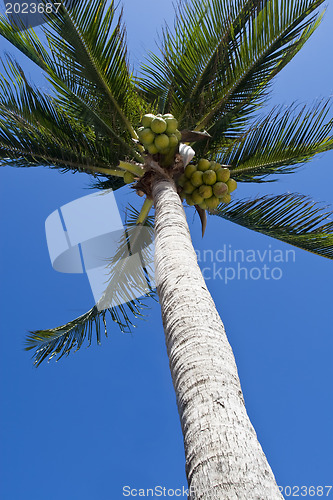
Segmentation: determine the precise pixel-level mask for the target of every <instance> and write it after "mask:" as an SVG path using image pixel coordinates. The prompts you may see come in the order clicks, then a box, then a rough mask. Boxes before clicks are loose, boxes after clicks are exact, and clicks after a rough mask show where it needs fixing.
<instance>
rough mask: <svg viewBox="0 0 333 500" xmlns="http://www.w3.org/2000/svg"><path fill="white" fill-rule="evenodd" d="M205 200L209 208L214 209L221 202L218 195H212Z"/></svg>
mask: <svg viewBox="0 0 333 500" xmlns="http://www.w3.org/2000/svg"><path fill="white" fill-rule="evenodd" d="M205 202H206V205H207V208H209V209H210V210H214V209H215V208H217V207H218V206H219V204H220V203H221V202H220V200H219V199H218V198H217V197H216V196H211V197H210V198H208V199H207V200H205Z"/></svg>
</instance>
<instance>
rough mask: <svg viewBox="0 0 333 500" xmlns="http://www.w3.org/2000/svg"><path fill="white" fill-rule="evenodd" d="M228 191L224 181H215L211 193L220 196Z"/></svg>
mask: <svg viewBox="0 0 333 500" xmlns="http://www.w3.org/2000/svg"><path fill="white" fill-rule="evenodd" d="M227 192H228V186H227V185H226V184H225V183H224V182H216V184H214V186H213V193H214V195H215V196H217V197H218V198H222V196H224V195H225V194H227Z"/></svg>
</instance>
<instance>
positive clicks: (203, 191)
mask: <svg viewBox="0 0 333 500" xmlns="http://www.w3.org/2000/svg"><path fill="white" fill-rule="evenodd" d="M198 189H199V193H200V195H201V196H202V197H203V198H204V199H206V198H210V197H211V196H212V195H213V189H212V188H211V186H206V185H205V184H202V186H200V187H199V188H198Z"/></svg>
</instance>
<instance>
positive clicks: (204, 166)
mask: <svg viewBox="0 0 333 500" xmlns="http://www.w3.org/2000/svg"><path fill="white" fill-rule="evenodd" d="M209 167H210V161H209V160H206V159H205V158H201V159H200V160H199V162H198V170H201V171H202V172H205V170H208V169H209Z"/></svg>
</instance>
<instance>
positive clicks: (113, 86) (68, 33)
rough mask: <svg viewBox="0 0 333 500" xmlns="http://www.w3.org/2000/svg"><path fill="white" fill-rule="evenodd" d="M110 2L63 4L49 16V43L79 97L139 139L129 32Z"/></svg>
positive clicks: (64, 76) (64, 78) (65, 77)
mask: <svg viewBox="0 0 333 500" xmlns="http://www.w3.org/2000/svg"><path fill="white" fill-rule="evenodd" d="M107 3H108V2H107V0H92V1H90V2H88V3H85V2H70V5H71V6H70V7H69V6H68V5H69V2H68V1H63V2H61V5H60V8H59V9H58V11H57V12H56V13H52V14H51V15H49V16H48V21H49V23H48V25H47V26H46V28H45V33H46V37H47V40H48V43H49V46H50V48H51V51H52V55H53V58H54V60H55V61H56V62H57V65H58V68H59V70H58V75H60V74H61V77H62V78H61V79H62V80H65V81H66V83H67V86H68V87H69V88H73V89H74V91H75V93H76V94H77V93H78V92H82V89H83V91H84V98H85V99H86V98H87V97H88V96H89V99H90V101H91V102H94V101H95V102H94V105H95V106H97V107H98V109H99V111H100V112H101V114H102V115H104V116H106V115H108V114H110V113H111V114H113V115H114V118H113V119H114V122H115V123H117V122H118V123H119V122H120V128H121V129H124V130H125V129H127V130H128V131H129V132H130V134H131V135H132V137H136V134H135V132H134V130H133V127H132V124H131V122H133V121H134V122H138V121H139V118H140V107H139V109H138V97H137V96H136V95H135V92H134V88H133V84H132V81H131V77H130V74H129V69H128V64H127V61H126V44H125V31H124V28H123V25H122V21H121V17H122V15H121V14H120V16H119V18H118V20H115V13H116V9H115V3H114V1H111V3H110V5H109V6H108V7H107Z"/></svg>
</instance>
